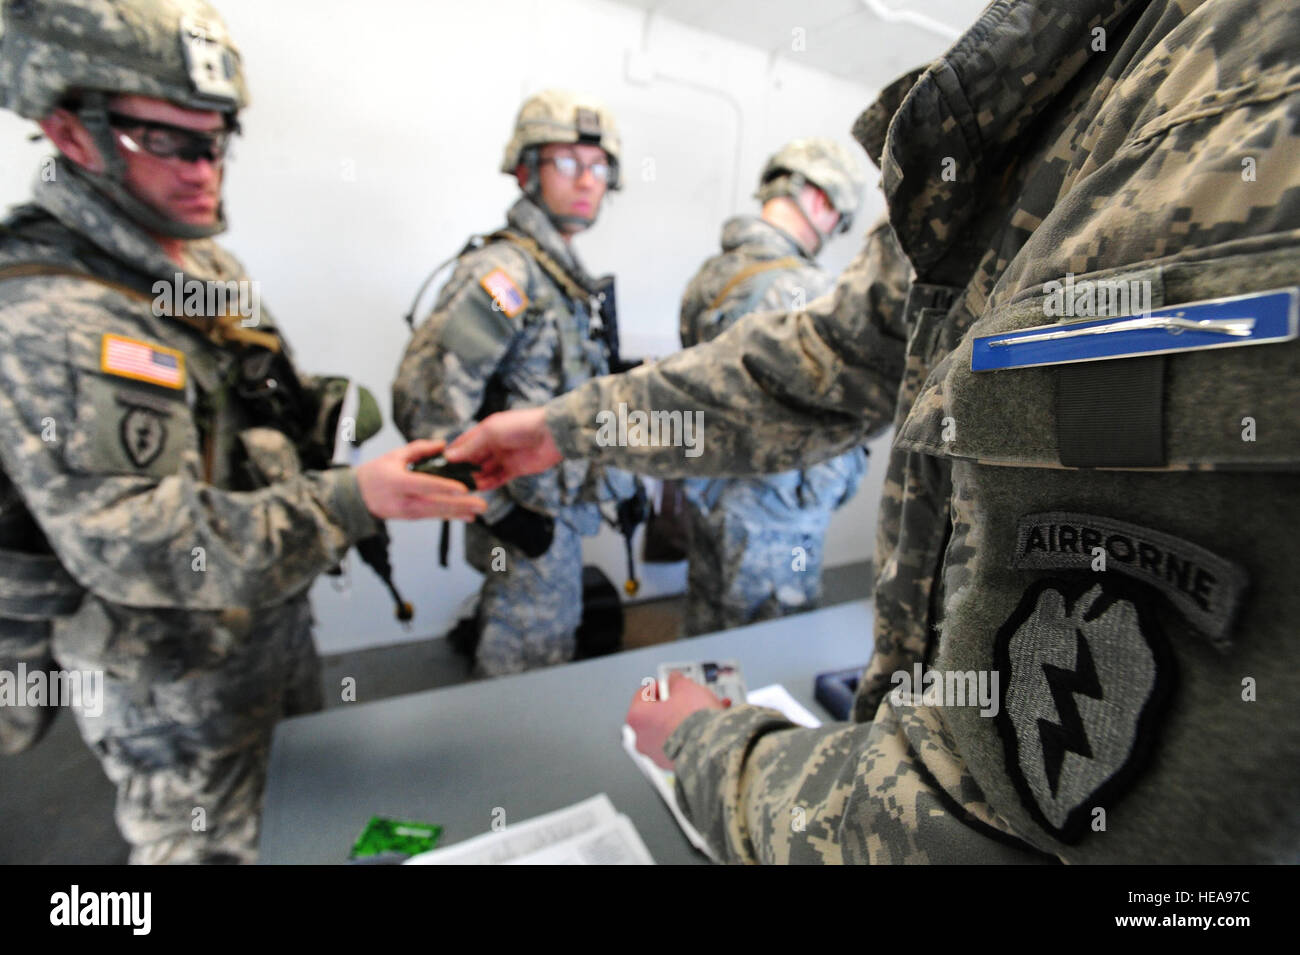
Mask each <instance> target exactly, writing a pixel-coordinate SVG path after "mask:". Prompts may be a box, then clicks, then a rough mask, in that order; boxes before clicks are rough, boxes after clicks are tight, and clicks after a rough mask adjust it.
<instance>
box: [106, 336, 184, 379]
mask: <svg viewBox="0 0 1300 955" xmlns="http://www.w3.org/2000/svg"><path fill="white" fill-rule="evenodd" d="M99 370H100V371H102V372H104V373H105V374H108V375H118V376H119V377H122V378H131V379H133V380H134V381H144V382H148V383H149V384H151V385H161V386H162V387H164V388H174V389H176V390H177V391H179V390H181V389H182V388H184V387H185V355H184V354H182V353H181V352H178V351H177V350H176V349H174V348H164V347H163V346H162V345H152V344H150V343H149V342H142V341H140V340H139V339H136V338H126V337H124V336H122V335H105V336H104V338H103V340H102V343H101V345H100V351H99Z"/></svg>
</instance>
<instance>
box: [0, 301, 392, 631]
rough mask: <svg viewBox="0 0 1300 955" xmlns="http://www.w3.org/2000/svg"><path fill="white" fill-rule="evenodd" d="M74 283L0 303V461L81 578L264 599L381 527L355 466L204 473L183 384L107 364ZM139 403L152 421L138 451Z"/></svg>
mask: <svg viewBox="0 0 1300 955" xmlns="http://www.w3.org/2000/svg"><path fill="white" fill-rule="evenodd" d="M77 284H80V283H77ZM78 294H79V293H77V292H72V293H69V294H67V295H66V296H63V297H60V298H58V299H57V305H56V304H55V303H54V302H53V301H51V296H48V295H46V296H43V297H42V298H40V299H32V300H28V301H26V302H18V303H16V304H15V303H14V301H13V299H10V300H9V301H10V304H7V305H6V307H5V309H4V321H3V322H0V355H2V356H3V359H2V360H0V467H2V468H3V470H4V472H5V473H6V474H8V475H9V477H10V479H11V480H12V481H13V482H14V484H15V485H16V486H17V487H18V488H19V490H20V493H21V494H22V497H23V500H24V502H25V504H26V505H27V508H28V510H30V512H31V513H32V515H33V517H34V518H35V519H36V521H37V523H38V525H39V526H40V528H41V530H42V531H43V532H44V534H45V536H46V537H47V538H48V540H49V543H50V546H51V547H52V549H53V550H54V553H55V555H56V556H57V557H58V559H59V561H60V563H62V565H63V566H64V568H65V569H66V570H67V571H68V573H69V574H70V575H71V576H72V577H73V578H74V579H75V580H76V581H77V582H78V583H79V584H80V585H81V586H83V587H85V588H86V589H87V590H89V591H91V592H92V593H94V594H97V595H99V596H102V597H104V598H105V599H107V600H110V601H112V602H113V603H117V604H124V605H127V606H134V607H172V608H178V609H186V610H218V609H222V608H226V607H231V606H250V607H257V606H269V605H273V604H276V603H279V602H282V601H284V600H285V599H287V598H288V597H290V596H292V595H294V594H296V593H299V592H301V591H302V590H303V589H305V588H306V587H307V586H309V585H310V583H311V582H312V580H313V579H314V578H315V577H316V576H317V575H318V574H319V573H321V572H322V571H324V570H325V569H327V568H328V567H330V566H331V565H332V564H334V563H336V562H337V561H338V560H339V559H340V558H341V557H342V556H343V554H344V553H345V552H346V551H347V549H348V548H349V547H350V546H352V544H354V543H355V542H357V541H359V540H362V539H364V538H366V537H369V536H371V535H373V534H374V533H375V530H376V527H377V525H376V522H375V521H374V519H373V518H372V517H371V515H370V513H369V512H368V511H367V510H366V507H365V504H364V502H363V501H362V499H361V494H360V491H359V490H358V488H357V482H356V477H355V474H354V472H353V471H352V470H351V469H347V468H340V469H332V470H328V471H318V472H306V473H300V474H296V475H293V476H290V477H288V478H286V479H285V480H284V481H283V482H281V483H277V484H274V485H272V486H270V487H267V488H264V489H261V490H258V491H252V492H246V493H235V492H228V491H223V490H220V489H218V488H216V487H213V486H211V485H210V484H207V483H204V482H203V481H202V480H201V478H200V474H201V469H200V456H199V452H198V440H197V429H196V426H195V424H194V420H193V417H192V414H191V413H190V410H189V408H188V406H187V404H186V402H185V399H184V395H183V392H176V394H175V396H174V397H173V396H170V395H151V394H137V393H136V392H134V391H131V390H128V389H126V388H117V387H116V386H115V385H114V384H113V383H112V382H111V381H108V380H107V379H105V378H104V377H103V376H102V375H101V374H99V358H98V354H99V340H100V336H99V335H97V334H87V333H83V332H80V331H78V330H77V329H76V328H75V325H74V324H73V323H74V322H75V318H76V313H77V312H78V311H83V310H85V311H86V312H87V316H88V321H93V320H94V319H95V317H96V316H95V315H94V314H90V312H91V310H94V309H95V308H96V303H94V302H93V301H86V300H85V299H84V298H83V299H81V300H78ZM56 313H57V314H56ZM70 327H71V328H72V330H70V331H68V332H66V333H64V334H60V333H58V332H57V331H51V330H52V329H59V328H65V329H67V328H70ZM127 399H129V400H131V401H135V402H138V403H139V404H138V405H137V406H135V407H133V406H130V405H127V404H123V403H122V402H123V401H124V400H127ZM132 415H136V416H137V418H138V420H139V421H140V422H142V423H144V422H154V424H153V425H152V427H153V439H152V440H153V446H152V447H151V448H149V449H148V454H147V455H144V456H137V459H136V460H135V461H134V462H132V461H129V460H127V457H126V453H127V452H126V451H125V450H124V448H125V446H126V443H127V442H126V437H125V436H126V433H127V432H126V428H127V427H128V424H129V423H130V422H131V421H132V420H135V419H132V417H131V416H132ZM119 432H120V434H119Z"/></svg>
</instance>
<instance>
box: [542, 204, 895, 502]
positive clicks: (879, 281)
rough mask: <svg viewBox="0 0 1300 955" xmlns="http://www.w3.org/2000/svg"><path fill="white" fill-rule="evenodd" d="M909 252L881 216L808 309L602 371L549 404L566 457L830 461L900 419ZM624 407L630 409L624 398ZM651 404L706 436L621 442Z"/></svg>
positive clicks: (653, 466) (648, 470)
mask: <svg viewBox="0 0 1300 955" xmlns="http://www.w3.org/2000/svg"><path fill="white" fill-rule="evenodd" d="M908 275H909V269H908V266H907V262H906V259H905V258H904V257H903V255H902V252H901V251H900V250H899V248H898V245H897V242H896V240H895V239H894V237H893V232H892V230H890V228H889V226H888V224H886V223H883V222H882V223H879V224H877V225H876V226H875V227H874V228H873V229H872V230H871V231H870V232H869V233H868V235H867V241H866V246H865V248H864V249H863V250H862V252H861V253H860V254H859V255H858V256H857V258H855V259H854V261H853V262H852V264H851V265H850V266H849V268H848V269H846V270H845V271H844V273H843V274H842V275H841V276H840V279H839V281H838V282H837V283H836V286H835V288H834V290H833V291H832V292H831V293H830V294H828V295H825V296H822V297H821V298H819V299H817V300H816V301H814V302H812V303H811V304H810V305H809V306H808V307H807V308H805V309H802V310H798V311H788V312H768V313H763V314H759V315H751V316H748V317H746V318H744V319H742V320H741V321H739V322H737V323H736V324H735V325H734V326H732V327H731V328H729V329H728V330H727V331H726V332H724V333H723V334H722V335H720V336H719V337H718V338H716V339H715V340H713V341H712V342H709V343H708V344H707V345H702V346H698V347H695V348H689V349H687V350H686V351H683V352H680V353H678V354H676V355H673V356H672V357H670V358H666V359H664V360H663V361H660V362H657V363H655V364H653V365H649V366H644V367H642V368H638V369H635V370H634V371H632V372H629V373H627V374H624V375H618V376H614V377H605V378H599V379H597V380H595V381H593V382H589V383H588V384H586V385H584V386H582V387H581V388H578V389H576V390H574V391H572V392H570V393H568V394H567V395H563V396H561V397H560V398H557V399H555V400H554V401H552V402H551V403H550V404H548V405H547V424H548V426H549V427H550V429H551V431H552V433H553V434H554V435H555V439H556V442H557V444H558V445H559V447H560V450H561V451H562V452H563V453H564V454H565V456H566V457H571V458H589V459H592V460H595V461H599V462H601V463H606V464H613V465H616V466H618V467H623V468H626V469H628V470H630V471H635V472H637V473H640V474H651V475H655V476H658V477H675V476H682V475H688V474H696V475H700V474H715V475H750V474H761V473H769V472H774V471H786V470H792V469H794V468H797V467H800V466H802V465H806V464H808V463H810V462H815V461H819V460H824V459H825V458H827V457H830V456H832V455H834V454H837V453H840V452H843V451H844V450H846V449H847V448H849V447H851V446H853V445H855V444H860V443H861V442H862V441H864V440H866V439H868V438H870V437H872V436H874V435H876V434H878V433H880V432H881V431H883V430H884V429H885V428H886V427H887V426H888V425H889V424H890V422H891V421H892V418H893V413H894V403H895V400H896V398H897V394H898V385H899V381H900V379H901V377H902V370H903V353H904V347H905V343H906V332H905V329H904V326H903V315H902V312H903V308H902V304H903V302H904V301H905V299H906V294H907V287H908V283H909V278H908ZM620 406H621V407H620ZM638 410H639V411H642V412H645V413H647V414H655V415H657V416H659V419H660V420H661V421H664V422H665V423H670V422H671V416H672V415H673V414H674V413H676V414H677V415H678V417H679V419H680V420H681V421H682V422H684V421H685V420H686V419H687V418H689V419H690V420H691V421H692V422H694V423H698V425H699V434H700V437H701V438H702V440H697V441H692V442H685V452H686V453H683V442H676V445H675V446H674V444H673V443H672V442H658V443H653V442H649V441H643V442H634V441H613V440H610V438H611V432H612V430H613V429H611V428H610V427H609V424H610V421H611V418H612V417H614V416H617V415H618V414H620V413H622V414H624V415H626V414H627V413H630V412H632V411H638Z"/></svg>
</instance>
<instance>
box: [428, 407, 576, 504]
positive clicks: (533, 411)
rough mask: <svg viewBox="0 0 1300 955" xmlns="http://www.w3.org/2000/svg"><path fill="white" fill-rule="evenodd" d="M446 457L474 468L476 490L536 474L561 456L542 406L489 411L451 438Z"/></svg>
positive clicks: (490, 487)
mask: <svg viewBox="0 0 1300 955" xmlns="http://www.w3.org/2000/svg"><path fill="white" fill-rule="evenodd" d="M446 458H447V460H448V461H467V462H469V463H470V464H472V465H474V466H475V467H476V468H478V473H477V474H476V475H475V476H474V480H475V483H477V484H478V489H479V490H480V491H490V490H492V489H493V488H497V487H500V486H501V485H503V484H505V483H506V482H508V481H513V480H514V479H515V478H517V477H523V476H524V475H526V474H539V473H541V472H542V471H546V470H549V469H550V468H553V467H555V465H557V464H559V463H560V462H561V461H563V460H564V456H563V455H562V454H560V449H559V448H558V447H557V446H556V444H555V439H554V438H553V437H551V431H550V429H549V428H547V427H546V409H544V408H524V409H521V410H519V411H502V412H499V413H498V414H494V415H490V416H489V417H487V418H485V419H484V420H483V421H482V422H481V423H479V424H477V425H475V426H474V427H473V428H471V429H470V430H468V431H466V432H465V433H464V434H462V435H461V436H460V437H459V438H457V439H456V440H455V441H453V442H452V444H451V447H449V448H448V449H447V452H446Z"/></svg>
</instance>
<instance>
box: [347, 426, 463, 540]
mask: <svg viewBox="0 0 1300 955" xmlns="http://www.w3.org/2000/svg"><path fill="white" fill-rule="evenodd" d="M444 446H445V444H444V442H442V441H412V442H411V443H410V444H408V445H406V446H405V447H403V448H397V449H396V450H393V451H389V452H388V453H387V454H385V455H383V456H381V457H378V458H375V459H374V460H373V461H367V462H366V463H365V464H362V465H361V466H359V467H358V468H357V469H356V478H357V487H358V489H359V490H360V491H361V499H362V500H363V501H364V502H365V505H366V510H368V511H370V513H371V514H373V515H374V516H375V517H377V518H379V519H380V520H381V521H382V520H389V519H390V518H400V519H402V520H420V519H423V518H431V517H439V518H443V519H446V520H457V521H472V520H474V519H475V518H476V517H478V515H480V514H482V513H483V512H484V511H485V510H487V501H485V500H483V498H481V497H478V496H477V495H474V494H471V493H470V492H469V490H468V489H467V488H466V487H465V485H463V484H461V483H460V482H459V481H449V480H447V479H446V478H440V477H434V476H433V475H431V474H418V473H416V472H413V471H409V470H407V465H410V464H413V463H415V462H416V461H422V460H424V459H425V458H429V457H433V456H434V455H436V454H439V453H440V452H441V451H442V449H443V447H444Z"/></svg>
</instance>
